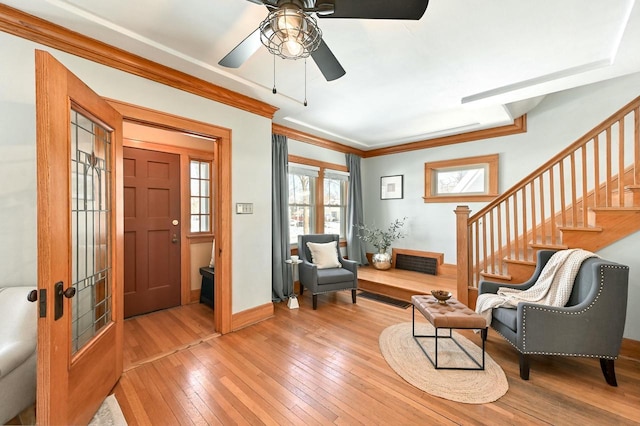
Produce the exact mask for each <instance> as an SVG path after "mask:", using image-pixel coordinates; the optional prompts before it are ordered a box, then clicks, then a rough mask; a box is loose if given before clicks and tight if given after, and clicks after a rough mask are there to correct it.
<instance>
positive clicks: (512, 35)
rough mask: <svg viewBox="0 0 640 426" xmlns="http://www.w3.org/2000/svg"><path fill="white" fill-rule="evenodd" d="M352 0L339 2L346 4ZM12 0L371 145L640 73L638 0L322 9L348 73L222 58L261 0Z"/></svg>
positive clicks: (480, 122)
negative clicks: (383, 13) (335, 14)
mask: <svg viewBox="0 0 640 426" xmlns="http://www.w3.org/2000/svg"><path fill="white" fill-rule="evenodd" d="M338 1H340V0H336V2H338ZM3 3H5V4H7V5H9V6H12V7H15V8H17V9H20V10H23V11H25V12H27V13H30V14H33V15H36V16H39V17H41V18H44V19H46V20H48V21H51V22H54V23H57V24H60V25H62V26H64V27H67V28H69V29H71V30H74V31H78V32H81V33H83V34H86V35H88V36H90V37H93V38H96V39H99V40H101V41H104V42H106V43H108V44H111V45H114V46H117V47H120V48H123V49H125V50H128V51H130V52H132V53H135V54H138V55H140V56H143V57H145V58H148V59H151V60H154V61H156V62H159V63H162V64H165V65H168V66H170V67H173V68H175V69H178V70H180V71H183V72H186V73H189V74H191V75H194V76H197V77H199V78H202V79H205V80H208V81H210V82H212V83H215V84H217V85H220V86H223V87H226V88H229V89H231V90H234V91H237V92H240V93H243V94H246V95H248V96H251V97H253V98H256V99H259V100H261V101H264V102H266V103H269V104H271V105H274V106H276V107H278V108H279V110H278V112H277V113H276V115H275V117H274V122H275V123H278V124H282V125H284V126H287V127H291V128H294V129H298V130H301V131H304V132H307V133H311V134H314V135H317V136H320V137H325V138H328V139H331V140H334V141H337V142H340V143H343V144H345V145H349V146H353V147H355V148H359V149H363V150H369V149H375V148H382V147H387V146H392V145H398V144H402V143H406V142H413V141H420V140H426V139H430V138H434V137H437V136H444V135H450V134H455V133H462V132H467V131H473V130H479V129H483V128H488V127H493V126H499V125H505V124H510V123H511V122H512V121H513V118H516V117H518V116H519V115H521V114H522V113H524V112H527V111H528V110H529V109H530V108H532V107H534V106H535V105H536V104H537V101H539V99H541V97H542V96H544V95H546V94H549V93H553V92H557V91H560V90H564V89H568V88H571V87H576V86H580V85H584V84H589V83H593V82H597V81H602V80H606V79H610V78H614V77H618V76H622V75H625V74H629V73H633V72H640V54H639V52H640V6H638V5H636V4H635V1H633V0H608V1H606V2H604V1H596V0H562V1H558V0H537V1H530V0H511V1H506V0H502V1H498V0H474V1H469V0H431V1H430V4H429V7H428V8H427V11H426V13H425V15H424V16H423V18H422V19H421V20H419V21H383V20H355V19H318V22H319V25H320V28H321V29H322V31H323V39H324V40H325V42H326V43H327V45H328V46H329V47H330V48H331V50H332V51H333V53H334V54H335V56H336V57H337V58H338V60H339V61H340V63H341V64H342V66H343V67H344V69H345V70H346V72H347V73H346V75H345V76H344V77H342V78H340V79H338V80H335V81H332V82H327V81H326V80H325V79H324V77H323V76H322V74H321V73H320V71H319V70H318V68H317V67H316V65H315V63H314V62H313V61H311V60H309V62H308V63H307V89H306V90H307V100H308V106H307V107H305V106H304V105H303V100H304V87H305V84H304V82H305V71H304V68H305V65H304V61H302V60H298V61H292V60H282V59H279V58H278V59H277V60H276V87H277V89H278V93H277V94H275V95H274V94H273V93H272V87H273V79H274V73H273V62H274V61H273V59H272V56H271V55H270V54H269V53H268V52H267V50H266V49H265V48H260V49H259V50H258V52H256V54H254V55H253V56H252V57H251V58H249V60H247V62H245V63H244V64H243V65H242V66H241V67H240V68H238V69H229V68H224V67H221V66H219V65H218V61H219V60H220V59H221V58H223V57H224V56H225V55H226V54H227V53H228V52H229V51H230V50H231V49H233V48H234V47H235V46H236V45H237V44H238V43H240V42H241V41H242V40H243V39H244V38H245V37H246V36H247V35H248V34H249V33H251V32H252V31H253V30H254V29H255V28H256V27H257V26H258V24H259V23H260V21H262V20H263V19H264V18H265V17H266V14H267V9H266V8H265V7H264V6H260V5H256V4H254V3H252V2H249V1H247V0H110V1H104V0H3Z"/></svg>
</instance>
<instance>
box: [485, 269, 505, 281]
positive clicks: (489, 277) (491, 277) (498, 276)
mask: <svg viewBox="0 0 640 426" xmlns="http://www.w3.org/2000/svg"><path fill="white" fill-rule="evenodd" d="M480 275H482V276H483V277H484V278H486V279H487V280H489V281H491V280H498V281H511V275H509V274H495V273H493V274H492V273H489V272H484V271H480Z"/></svg>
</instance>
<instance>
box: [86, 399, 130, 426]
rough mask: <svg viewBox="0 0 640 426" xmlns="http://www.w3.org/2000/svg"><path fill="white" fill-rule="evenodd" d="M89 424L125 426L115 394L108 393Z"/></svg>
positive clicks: (93, 425)
mask: <svg viewBox="0 0 640 426" xmlns="http://www.w3.org/2000/svg"><path fill="white" fill-rule="evenodd" d="M89 426H127V421H126V420H125V418H124V414H122V410H121V409H120V404H118V400H117V399H116V396H115V395H113V394H112V395H109V396H108V397H107V398H106V399H105V400H104V401H103V402H102V405H101V406H100V408H98V412H97V413H96V415H95V416H93V419H91V422H90V423H89Z"/></svg>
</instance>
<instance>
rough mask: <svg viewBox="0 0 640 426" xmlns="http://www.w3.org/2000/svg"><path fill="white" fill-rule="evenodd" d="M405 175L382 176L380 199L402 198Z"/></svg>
mask: <svg viewBox="0 0 640 426" xmlns="http://www.w3.org/2000/svg"><path fill="white" fill-rule="evenodd" d="M402 178H403V175H396V176H382V177H381V178H380V199H381V200H396V199H400V198H402Z"/></svg>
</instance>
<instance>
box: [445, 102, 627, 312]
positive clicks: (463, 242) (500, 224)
mask: <svg viewBox="0 0 640 426" xmlns="http://www.w3.org/2000/svg"><path fill="white" fill-rule="evenodd" d="M639 122H640V97H637V98H635V99H634V100H633V101H631V102H629V103H628V104H627V105H625V106H624V107H622V108H621V109H620V110H619V111H617V112H616V113H614V114H613V115H611V117H609V118H607V119H606V120H604V121H602V122H601V123H600V124H598V125H597V126H595V127H594V128H593V129H592V130H590V131H589V132H587V133H586V134H585V135H584V136H582V137H580V138H579V139H577V140H576V141H575V142H573V143H572V144H571V145H569V146H567V147H566V148H565V149H563V150H562V151H560V152H559V153H558V154H557V155H555V156H554V157H552V158H551V159H549V160H548V161H546V162H545V163H544V164H543V165H542V166H540V167H538V168H537V169H535V170H534V171H533V172H532V173H530V174H529V175H527V176H526V177H525V178H524V179H522V180H520V181H519V182H518V183H516V184H515V185H514V186H513V187H511V188H510V189H509V190H507V191H505V192H504V193H503V194H502V195H500V196H499V197H497V198H496V199H495V200H494V201H492V202H491V203H489V204H488V205H487V206H485V207H484V208H483V209H481V210H480V211H478V212H477V213H476V214H474V215H473V216H472V217H469V213H470V210H469V209H468V207H467V206H458V208H457V209H456V210H455V213H456V216H457V225H456V228H457V232H458V238H457V244H458V249H457V254H458V271H459V272H458V298H459V299H460V300H464V299H467V301H470V302H471V304H473V302H474V301H475V297H474V295H473V294H472V292H474V291H476V287H477V283H478V282H479V279H480V276H481V274H484V275H485V276H486V275H487V274H489V275H490V276H491V277H492V278H495V279H498V280H500V279H502V280H506V281H508V280H509V279H510V276H509V275H508V274H507V272H506V269H505V262H504V260H505V259H508V260H509V261H510V262H511V263H513V262H520V263H522V264H527V265H533V264H534V262H535V252H536V250H539V249H541V248H544V247H552V248H560V247H563V246H564V239H563V238H564V236H563V232H565V230H566V229H567V227H572V228H573V229H589V228H592V229H593V224H592V223H591V222H592V214H591V213H590V209H593V208H603V207H621V208H627V207H630V204H632V206H639V205H640V195H638V192H636V193H635V195H634V196H633V201H629V199H628V197H626V196H625V191H626V189H627V187H629V186H634V187H637V186H638V185H639V183H640V124H639ZM630 125H631V127H630ZM603 141H604V142H603ZM601 142H602V143H601ZM625 145H626V146H625ZM631 145H632V146H633V148H632V149H630V146H631ZM465 289H466V291H465Z"/></svg>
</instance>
